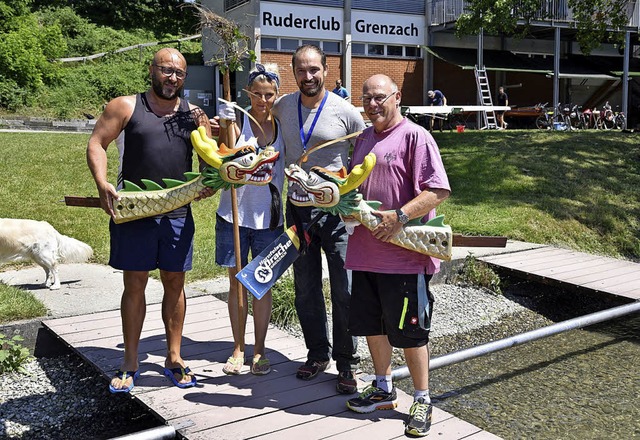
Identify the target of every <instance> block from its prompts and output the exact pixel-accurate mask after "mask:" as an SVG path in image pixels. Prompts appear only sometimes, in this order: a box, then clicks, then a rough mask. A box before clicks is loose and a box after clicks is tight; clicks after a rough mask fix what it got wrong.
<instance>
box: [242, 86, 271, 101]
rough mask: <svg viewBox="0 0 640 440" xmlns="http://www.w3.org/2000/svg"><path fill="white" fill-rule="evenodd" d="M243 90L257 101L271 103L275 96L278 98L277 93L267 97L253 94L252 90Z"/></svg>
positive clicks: (268, 94) (269, 94)
mask: <svg viewBox="0 0 640 440" xmlns="http://www.w3.org/2000/svg"><path fill="white" fill-rule="evenodd" d="M242 90H244V91H245V92H247V94H249V95H250V96H253V97H254V98H256V99H262V100H263V101H265V102H269V100H271V99H272V98H273V97H274V96H276V94H275V93H267V94H266V95H263V94H262V93H256V92H252V91H251V90H247V89H242Z"/></svg>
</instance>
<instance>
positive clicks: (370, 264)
mask: <svg viewBox="0 0 640 440" xmlns="http://www.w3.org/2000/svg"><path fill="white" fill-rule="evenodd" d="M362 92H363V93H362V104H363V106H364V110H365V112H366V113H367V116H368V117H369V119H370V120H371V122H372V124H373V125H372V126H371V127H368V128H367V129H365V130H364V131H363V132H362V134H361V135H360V136H358V138H357V140H356V145H355V147H354V150H353V156H352V158H351V162H350V166H351V167H353V166H355V165H358V164H361V163H362V162H363V161H364V158H365V156H366V155H367V154H370V153H373V154H375V156H376V165H375V167H374V168H373V171H372V172H371V174H370V175H369V177H368V178H367V179H366V180H365V181H364V182H363V184H362V185H360V188H359V189H360V192H361V193H362V196H363V198H364V199H365V200H377V201H379V202H380V203H381V205H380V207H379V208H378V210H377V211H374V212H373V214H374V215H375V216H376V217H379V218H380V220H381V221H380V223H379V224H378V226H376V227H375V228H374V229H373V230H371V231H369V230H368V229H367V228H365V227H364V226H357V227H355V229H354V232H353V234H352V235H350V236H349V242H348V245H347V258H346V261H345V267H346V268H347V269H350V270H351V271H352V288H351V304H350V307H349V333H350V334H351V335H353V336H365V337H366V339H367V344H368V346H369V351H370V352H371V357H372V360H373V366H374V370H375V377H376V378H375V380H374V381H373V382H372V384H371V385H369V386H368V387H366V388H365V389H364V390H363V392H362V393H361V394H360V395H359V396H358V397H355V398H353V399H350V400H349V401H348V402H347V407H348V408H349V409H351V410H352V411H355V412H358V413H369V412H373V411H375V410H377V409H393V408H395V407H396V406H397V402H398V397H397V393H396V389H395V387H394V386H393V383H392V376H391V356H392V353H393V347H397V348H401V349H402V350H403V352H404V356H405V359H406V362H407V366H408V367H409V372H410V374H411V379H412V380H413V385H414V388H415V392H414V403H413V405H411V408H410V409H409V418H408V420H407V422H406V428H405V433H406V434H408V435H412V436H419V437H421V436H425V435H427V434H428V432H429V429H430V427H431V412H432V407H431V400H430V397H429V350H428V345H427V344H428V342H429V328H430V322H431V316H432V305H433V297H432V295H431V293H430V292H429V281H430V280H431V277H432V276H433V274H435V273H436V272H438V270H439V268H440V262H439V260H437V259H435V258H432V257H429V256H426V255H423V254H420V253H418V252H413V251H409V250H407V249H403V248H401V247H399V246H396V245H394V244H392V243H390V242H389V240H391V238H392V237H393V236H394V235H396V234H397V233H398V232H400V230H401V229H402V227H403V225H405V224H406V223H407V222H408V221H409V220H412V219H423V220H424V221H426V220H428V219H432V218H433V217H435V214H436V207H437V206H438V205H439V204H440V203H442V201H444V200H445V199H446V198H447V197H448V196H449V193H450V191H451V190H450V187H449V180H448V178H447V174H446V172H445V169H444V165H443V164H442V159H441V157H440V152H439V150H438V146H437V145H436V142H435V140H434V139H433V137H432V136H431V135H430V134H429V133H428V132H427V131H426V130H425V129H424V128H423V127H420V126H418V125H416V124H414V123H413V122H411V121H409V120H408V119H407V118H405V117H403V116H402V114H401V113H400V100H401V98H402V93H401V92H400V91H399V90H398V86H397V84H396V83H395V82H394V81H393V80H392V79H391V78H389V77H388V76H386V75H374V76H372V77H370V78H369V79H368V80H367V81H365V83H364V86H363V88H362Z"/></svg>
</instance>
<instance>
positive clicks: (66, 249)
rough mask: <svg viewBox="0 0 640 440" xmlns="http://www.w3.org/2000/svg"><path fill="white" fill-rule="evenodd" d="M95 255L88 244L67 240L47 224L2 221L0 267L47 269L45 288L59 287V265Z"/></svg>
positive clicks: (83, 260) (85, 259) (0, 227)
mask: <svg viewBox="0 0 640 440" xmlns="http://www.w3.org/2000/svg"><path fill="white" fill-rule="evenodd" d="M91 255H93V249H91V246H89V245H88V244H86V243H83V242H81V241H79V240H76V239H75V238H71V237H67V236H66V235H62V234H60V233H59V232H58V231H56V230H55V229H54V228H53V226H51V225H50V224H49V223H47V222H45V221H36V220H23V219H11V218H0V264H2V263H6V262H10V261H29V260H31V261H34V262H35V263H37V264H39V265H40V266H42V267H43V268H44V272H45V275H46V280H45V283H44V285H45V286H49V288H50V289H59V288H60V278H59V277H58V263H84V262H85V261H87V260H88V259H89V258H91Z"/></svg>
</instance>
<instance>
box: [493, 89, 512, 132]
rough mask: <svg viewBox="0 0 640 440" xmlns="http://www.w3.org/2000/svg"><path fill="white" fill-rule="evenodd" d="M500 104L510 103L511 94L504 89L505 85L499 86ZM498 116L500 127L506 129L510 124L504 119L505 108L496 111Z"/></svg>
mask: <svg viewBox="0 0 640 440" xmlns="http://www.w3.org/2000/svg"><path fill="white" fill-rule="evenodd" d="M498 105H509V96H508V95H507V93H506V92H505V91H504V87H503V86H500V87H499V88H498ZM496 117H497V119H498V129H499V130H505V129H506V128H507V125H508V124H507V123H506V122H505V120H504V110H498V111H496Z"/></svg>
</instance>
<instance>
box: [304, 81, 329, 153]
mask: <svg viewBox="0 0 640 440" xmlns="http://www.w3.org/2000/svg"><path fill="white" fill-rule="evenodd" d="M327 96H329V94H328V93H327V91H326V90H325V92H324V98H322V102H321V103H320V107H318V111H317V112H316V115H315V116H314V117H313V121H312V122H311V127H309V132H308V133H307V134H306V136H305V134H304V123H303V122H302V102H301V99H300V97H298V125H299V126H300V141H302V149H303V150H304V151H307V144H308V143H309V140H310V139H311V133H313V129H314V128H315V126H316V122H318V118H319V117H320V112H322V109H323V108H324V103H325V102H327Z"/></svg>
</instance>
